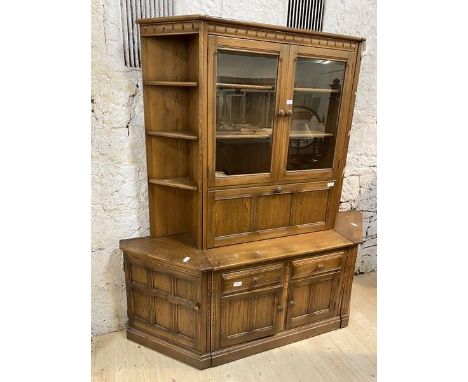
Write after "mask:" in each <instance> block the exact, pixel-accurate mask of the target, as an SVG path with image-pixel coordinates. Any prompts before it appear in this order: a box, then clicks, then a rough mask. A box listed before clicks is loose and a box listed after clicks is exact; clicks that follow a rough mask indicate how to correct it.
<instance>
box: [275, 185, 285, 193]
mask: <svg viewBox="0 0 468 382" xmlns="http://www.w3.org/2000/svg"><path fill="white" fill-rule="evenodd" d="M281 191H283V187H281V186H278V187H275V188H274V189H273V192H274V193H275V194H279V193H280V192H281Z"/></svg>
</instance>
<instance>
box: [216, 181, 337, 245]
mask: <svg viewBox="0 0 468 382" xmlns="http://www.w3.org/2000/svg"><path fill="white" fill-rule="evenodd" d="M333 185H334V183H333V182H313V183H300V184H284V185H276V186H259V187H246V188H237V189H227V190H217V191H210V192H209V193H208V215H209V219H208V220H209V221H211V224H210V225H209V226H208V233H207V245H208V247H209V248H212V247H218V246H222V245H231V244H236V243H242V242H247V241H254V240H262V239H269V238H274V237H279V236H284V235H293V234H300V233H306V232H312V231H318V230H323V229H326V224H327V221H328V219H327V208H328V199H329V195H330V189H331V188H332V187H333Z"/></svg>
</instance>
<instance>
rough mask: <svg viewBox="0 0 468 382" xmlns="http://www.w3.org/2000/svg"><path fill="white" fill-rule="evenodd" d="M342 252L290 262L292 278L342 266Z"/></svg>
mask: <svg viewBox="0 0 468 382" xmlns="http://www.w3.org/2000/svg"><path fill="white" fill-rule="evenodd" d="M343 260H344V252H336V253H332V254H328V255H323V256H318V257H313V258H307V259H301V260H295V261H293V262H292V274H291V278H292V279H299V278H303V277H307V276H313V275H317V274H321V273H325V272H332V271H339V270H341V269H342V268H343Z"/></svg>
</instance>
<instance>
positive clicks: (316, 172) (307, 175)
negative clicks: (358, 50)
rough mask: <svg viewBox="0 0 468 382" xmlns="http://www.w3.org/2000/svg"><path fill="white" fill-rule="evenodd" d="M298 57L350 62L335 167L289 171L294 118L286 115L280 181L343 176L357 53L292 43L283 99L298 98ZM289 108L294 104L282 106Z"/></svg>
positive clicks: (339, 123)
mask: <svg viewBox="0 0 468 382" xmlns="http://www.w3.org/2000/svg"><path fill="white" fill-rule="evenodd" d="M298 57H306V58H316V59H324V60H333V61H341V62H345V63H346V68H345V74H344V82H343V91H342V96H341V103H340V109H339V114H338V115H339V120H338V128H337V137H336V142H335V152H334V157H333V166H332V168H325V169H311V170H295V171H287V170H286V166H287V160H288V150H289V130H290V124H291V121H292V118H291V117H288V118H284V120H285V121H284V122H285V123H284V125H283V126H284V127H283V129H282V136H281V138H280V140H281V142H283V145H282V146H281V149H280V151H279V152H278V161H279V162H280V170H279V180H280V181H298V180H301V181H305V180H332V179H333V178H335V179H336V178H338V177H339V176H340V174H339V173H338V172H339V168H340V163H341V162H342V161H343V160H345V159H346V158H343V147H344V145H345V143H346V131H347V130H348V119H349V118H350V116H351V114H352V110H349V108H350V103H351V98H352V88H353V80H354V66H355V59H356V57H355V52H350V51H342V50H337V49H326V48H315V47H308V46H302V45H291V46H290V54H289V60H288V70H287V73H288V77H287V79H285V86H284V93H285V94H284V95H283V98H284V99H285V100H286V99H290V100H292V99H293V97H294V80H295V76H296V63H297V58H298ZM281 107H286V108H287V109H290V106H286V101H285V102H284V104H282V105H280V106H279V108H281Z"/></svg>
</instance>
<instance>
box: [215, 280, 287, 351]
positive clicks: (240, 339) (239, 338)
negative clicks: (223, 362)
mask: <svg viewBox="0 0 468 382" xmlns="http://www.w3.org/2000/svg"><path fill="white" fill-rule="evenodd" d="M265 294H271V295H274V302H273V303H274V306H273V307H272V311H273V318H272V324H273V325H272V326H271V328H267V329H264V328H260V329H253V330H250V331H248V332H244V333H240V334H236V335H234V336H231V337H232V338H229V337H228V336H227V335H226V331H227V330H228V327H227V325H228V321H229V320H228V319H227V317H226V315H227V314H228V313H229V312H228V310H227V309H226V310H223V307H224V306H225V305H226V304H229V303H230V301H232V300H237V299H247V300H248V301H249V302H251V301H252V299H254V298H256V297H258V296H261V295H265ZM282 295H283V286H277V287H270V288H263V289H258V290H250V291H246V292H242V293H235V294H229V295H226V296H222V297H220V303H219V318H220V323H219V347H220V348H226V347H230V346H234V345H238V344H242V343H245V342H249V341H253V340H256V339H260V338H264V337H269V336H272V335H274V334H276V333H277V332H279V331H280V330H281V329H282V328H281V314H282V313H283V311H282V309H279V308H278V307H280V306H281V301H282ZM256 310H257V307H256V306H255V307H249V308H248V317H249V318H248V321H249V325H250V326H252V321H251V319H252V315H253V314H255V312H256Z"/></svg>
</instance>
